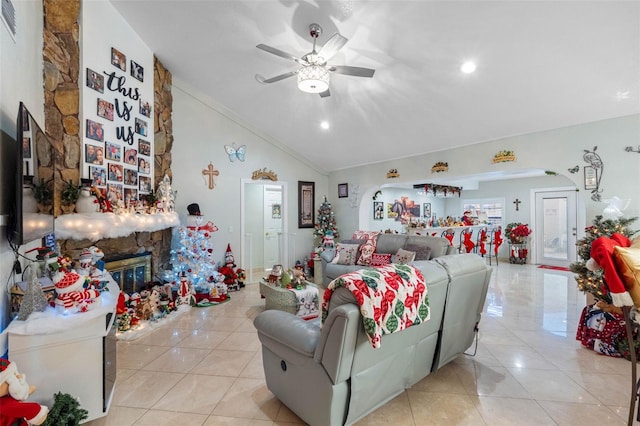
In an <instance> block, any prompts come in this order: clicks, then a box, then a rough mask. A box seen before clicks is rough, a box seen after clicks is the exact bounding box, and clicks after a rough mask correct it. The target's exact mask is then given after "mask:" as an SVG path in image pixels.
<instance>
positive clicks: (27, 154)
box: [22, 138, 31, 160]
mask: <svg viewBox="0 0 640 426" xmlns="http://www.w3.org/2000/svg"><path fill="white" fill-rule="evenodd" d="M22 158H23V159H25V160H26V159H27V158H31V138H22Z"/></svg>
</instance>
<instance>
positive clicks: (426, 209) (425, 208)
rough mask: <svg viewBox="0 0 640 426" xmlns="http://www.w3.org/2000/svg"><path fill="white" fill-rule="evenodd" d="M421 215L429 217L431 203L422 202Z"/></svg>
mask: <svg viewBox="0 0 640 426" xmlns="http://www.w3.org/2000/svg"><path fill="white" fill-rule="evenodd" d="M422 217H431V203H422Z"/></svg>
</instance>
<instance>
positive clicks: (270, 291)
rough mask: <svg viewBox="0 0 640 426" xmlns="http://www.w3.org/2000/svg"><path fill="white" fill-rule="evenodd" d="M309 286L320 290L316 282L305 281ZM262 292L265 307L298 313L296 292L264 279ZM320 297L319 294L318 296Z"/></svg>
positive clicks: (261, 287) (261, 284)
mask: <svg viewBox="0 0 640 426" xmlns="http://www.w3.org/2000/svg"><path fill="white" fill-rule="evenodd" d="M305 283H306V285H307V287H311V288H314V289H316V291H317V290H318V287H316V285H315V284H313V283H311V282H309V281H305ZM260 294H261V295H262V296H264V299H265V304H264V308H265V309H277V310H280V311H285V312H289V313H291V314H294V315H296V312H297V310H298V299H297V297H296V293H294V292H293V291H291V290H289V289H286V288H282V287H280V286H279V285H275V284H269V283H268V282H266V281H264V280H262V281H260ZM318 297H319V296H318Z"/></svg>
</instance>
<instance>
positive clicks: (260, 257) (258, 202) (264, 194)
mask: <svg viewBox="0 0 640 426" xmlns="http://www.w3.org/2000/svg"><path fill="white" fill-rule="evenodd" d="M240 202H241V206H240V233H241V236H242V238H241V243H240V262H241V264H242V265H244V267H245V269H246V270H247V278H248V280H249V282H254V281H256V280H259V279H260V277H263V276H265V275H266V274H265V272H267V271H269V270H271V268H272V267H273V265H277V264H282V259H286V255H287V253H288V247H287V244H288V241H287V239H286V238H281V236H282V235H283V234H286V233H287V218H286V217H285V212H286V206H287V186H286V183H285V182H282V183H276V182H265V181H254V180H248V179H246V180H245V179H243V180H242V186H241V194H240Z"/></svg>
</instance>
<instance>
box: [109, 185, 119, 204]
mask: <svg viewBox="0 0 640 426" xmlns="http://www.w3.org/2000/svg"><path fill="white" fill-rule="evenodd" d="M107 198H108V199H109V200H110V201H116V200H122V185H121V184H119V183H109V184H107Z"/></svg>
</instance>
